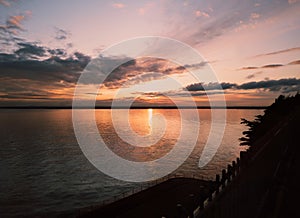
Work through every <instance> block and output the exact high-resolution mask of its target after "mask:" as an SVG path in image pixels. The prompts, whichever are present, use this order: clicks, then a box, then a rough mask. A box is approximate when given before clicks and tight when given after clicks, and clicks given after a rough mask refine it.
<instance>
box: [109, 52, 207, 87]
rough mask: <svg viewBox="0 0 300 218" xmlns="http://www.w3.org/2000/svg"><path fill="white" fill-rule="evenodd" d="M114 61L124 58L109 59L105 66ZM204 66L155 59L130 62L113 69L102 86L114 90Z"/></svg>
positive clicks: (203, 64)
mask: <svg viewBox="0 0 300 218" xmlns="http://www.w3.org/2000/svg"><path fill="white" fill-rule="evenodd" d="M125 60H126V58H125ZM114 61H116V62H122V61H124V58H123V59H121V61H120V60H116V59H113V58H111V60H108V63H107V64H108V65H110V64H111V62H112V63H114ZM206 64H207V63H206V62H201V63H197V64H193V65H186V66H178V65H175V64H173V63H170V62H169V61H166V60H163V59H156V58H141V59H137V60H134V61H133V60H130V61H128V62H126V63H125V64H122V65H121V66H120V67H118V68H117V69H114V70H113V71H112V73H111V74H110V75H108V77H107V78H106V80H105V82H104V86H106V87H107V88H111V89H116V88H120V87H121V86H130V85H134V84H139V83H143V82H148V81H152V80H159V79H163V78H165V77H167V76H169V75H173V74H182V73H184V72H187V70H186V69H188V68H192V69H196V68H201V67H204V66H205V65H206Z"/></svg>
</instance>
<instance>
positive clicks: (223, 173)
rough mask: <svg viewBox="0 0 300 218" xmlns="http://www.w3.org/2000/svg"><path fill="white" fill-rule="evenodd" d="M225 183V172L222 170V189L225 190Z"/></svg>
mask: <svg viewBox="0 0 300 218" xmlns="http://www.w3.org/2000/svg"><path fill="white" fill-rule="evenodd" d="M225 181H226V170H222V180H221V182H222V189H224V188H225Z"/></svg>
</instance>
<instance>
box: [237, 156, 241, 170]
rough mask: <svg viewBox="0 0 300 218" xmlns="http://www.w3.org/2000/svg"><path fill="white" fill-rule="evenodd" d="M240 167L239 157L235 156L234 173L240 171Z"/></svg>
mask: <svg viewBox="0 0 300 218" xmlns="http://www.w3.org/2000/svg"><path fill="white" fill-rule="evenodd" d="M240 167H241V163H240V158H236V174H239V173H240Z"/></svg>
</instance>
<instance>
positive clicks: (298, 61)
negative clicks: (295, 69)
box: [288, 60, 300, 65]
mask: <svg viewBox="0 0 300 218" xmlns="http://www.w3.org/2000/svg"><path fill="white" fill-rule="evenodd" d="M288 64H289V65H298V64H300V60H296V61H292V62H290V63H288Z"/></svg>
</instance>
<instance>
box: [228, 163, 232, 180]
mask: <svg viewBox="0 0 300 218" xmlns="http://www.w3.org/2000/svg"><path fill="white" fill-rule="evenodd" d="M231 175H232V169H231V165H230V164H228V165H227V180H228V182H230V181H231Z"/></svg>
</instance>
